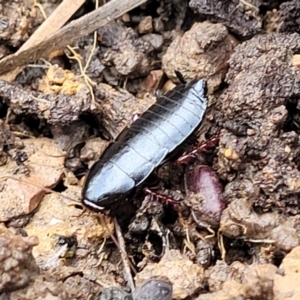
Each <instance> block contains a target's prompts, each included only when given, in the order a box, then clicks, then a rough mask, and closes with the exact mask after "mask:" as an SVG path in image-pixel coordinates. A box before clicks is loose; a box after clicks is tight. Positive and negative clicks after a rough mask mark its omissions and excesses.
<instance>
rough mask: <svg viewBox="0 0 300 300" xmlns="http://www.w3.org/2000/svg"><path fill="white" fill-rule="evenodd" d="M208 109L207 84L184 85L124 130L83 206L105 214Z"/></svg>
mask: <svg viewBox="0 0 300 300" xmlns="http://www.w3.org/2000/svg"><path fill="white" fill-rule="evenodd" d="M206 108H207V98H206V84H205V81H204V80H193V81H191V82H189V83H186V84H181V85H179V86H177V87H175V88H174V89H173V90H171V91H169V92H167V93H166V94H165V95H163V96H161V97H160V98H159V99H158V100H157V102H156V103H155V104H153V105H152V106H151V107H150V108H149V109H148V110H147V111H145V112H144V113H143V114H142V115H141V116H140V117H139V118H138V119H136V120H135V121H134V122H133V123H132V124H131V125H130V126H129V127H128V128H126V129H124V130H123V131H122V132H121V133H120V135H119V136H118V137H117V139H116V140H115V141H114V142H113V143H111V144H110V145H109V146H108V147H107V149H106V150H105V151H104V153H103V154H102V156H101V157H100V159H99V160H98V161H97V162H96V163H95V164H94V165H93V166H92V168H91V170H90V172H89V174H88V176H87V177H86V181H85V184H84V187H83V190H82V201H83V204H84V205H86V206H87V207H89V208H91V209H94V210H95V209H96V210H103V209H109V208H110V206H111V205H112V204H113V203H114V202H116V201H118V200H119V199H121V198H124V197H126V195H127V194H128V193H129V192H131V191H132V190H133V189H134V188H135V187H137V186H138V185H140V184H141V183H142V182H143V181H145V179H147V177H148V176H149V175H150V174H151V173H152V172H153V170H154V169H155V168H156V167H158V166H159V165H160V164H162V163H163V161H164V160H165V158H166V156H167V155H168V154H170V153H172V152H173V151H174V150H175V149H176V148H177V147H178V146H180V145H181V144H182V143H183V142H184V141H185V140H186V139H187V138H188V137H189V136H190V135H191V134H192V133H193V132H194V131H195V130H196V129H197V128H198V126H199V125H200V123H201V121H202V119H203V116H204V114H205V111H206Z"/></svg>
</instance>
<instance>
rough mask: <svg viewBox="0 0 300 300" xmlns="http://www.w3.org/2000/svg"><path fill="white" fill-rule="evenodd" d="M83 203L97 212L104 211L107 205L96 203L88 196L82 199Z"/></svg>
mask: <svg viewBox="0 0 300 300" xmlns="http://www.w3.org/2000/svg"><path fill="white" fill-rule="evenodd" d="M82 203H83V204H84V205H85V206H86V207H87V208H88V209H90V210H92V211H95V212H103V211H104V210H105V207H103V206H99V205H97V204H96V203H94V202H92V201H89V200H88V199H86V198H83V199H82Z"/></svg>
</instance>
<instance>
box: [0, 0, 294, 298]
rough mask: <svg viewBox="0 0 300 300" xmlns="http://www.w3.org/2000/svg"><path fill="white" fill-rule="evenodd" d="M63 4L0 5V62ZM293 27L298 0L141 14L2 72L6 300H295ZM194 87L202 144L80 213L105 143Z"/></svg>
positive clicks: (0, 185)
mask: <svg viewBox="0 0 300 300" xmlns="http://www.w3.org/2000/svg"><path fill="white" fill-rule="evenodd" d="M60 2H61V1H47V0H41V1H40V2H39V5H37V1H33V0H26V1H21V0H13V1H11V0H0V59H3V58H5V57H6V56H8V55H11V54H13V53H16V52H17V51H18V49H20V47H22V45H23V44H24V43H25V42H26V41H27V40H28V39H29V38H30V36H31V35H32V34H33V33H34V32H35V30H36V29H37V28H39V26H40V25H41V24H42V23H43V21H44V16H45V15H47V16H49V15H50V14H52V13H55V10H56V8H57V7H58V5H59V4H60ZM99 2H100V3H99V5H105V3H106V2H107V1H103V3H102V1H99ZM94 9H95V1H92V0H88V1H85V2H84V4H83V5H82V6H81V8H80V9H78V11H77V12H76V13H75V14H74V15H73V16H72V18H71V19H70V20H69V22H70V21H72V20H75V19H78V18H80V17H82V16H83V15H85V14H87V13H89V12H91V11H92V10H94ZM42 12H44V13H42ZM299 25H300V4H299V1H297V0H293V1H268V0H266V1H263V0H243V1H242V0H222V1H219V0H209V1H207V0H162V1H159V0H149V1H147V2H146V3H145V4H143V5H141V6H140V7H138V8H136V9H134V10H132V11H130V12H128V13H125V14H124V15H122V16H121V17H119V18H118V19H116V20H112V21H111V22H110V23H108V24H107V25H105V26H103V27H101V28H99V29H98V30H97V31H96V32H94V33H91V34H90V35H88V36H85V37H83V38H80V39H79V40H77V42H76V43H74V44H71V45H69V46H68V47H66V48H65V49H58V51H56V52H53V53H51V55H50V56H48V57H44V58H43V59H40V60H38V61H35V62H34V61H33V62H32V63H31V64H29V65H26V66H24V67H22V68H18V69H15V70H11V71H9V72H8V73H6V74H0V174H1V175H0V178H1V179H0V300H5V299H28V300H31V299H57V300H58V299H62V300H64V299H97V300H98V299H99V300H100V299H102V300H109V299H120V300H126V299H127V300H130V299H137V300H142V299H149V300H150V299H156V300H158V299H161V300H168V299H169V300H171V299H190V300H196V299H197V300H218V299H220V300H221V299H222V300H234V299H235V300H246V299H250V300H258V299H259V300H273V299H275V300H281V299H282V300H283V299H291V300H292V299H293V300H296V299H300V288H299V282H300V29H299V28H300V26H299ZM194 79H199V80H200V79H203V80H205V81H206V83H207V91H206V95H207V99H208V108H207V110H206V114H205V117H204V119H203V121H202V123H201V126H200V127H199V129H198V130H197V132H195V133H193V134H192V136H191V137H190V138H189V139H188V140H186V141H185V142H184V143H183V144H182V145H181V146H180V147H179V148H178V149H176V153H174V155H172V157H171V158H170V159H169V160H168V161H167V162H165V163H164V164H162V165H161V166H159V167H158V168H157V169H156V170H155V172H153V174H151V175H150V176H149V178H147V180H146V181H145V182H144V183H143V184H142V185H141V186H139V187H138V188H137V189H136V190H134V191H133V192H132V193H131V194H129V195H126V197H125V196H124V199H122V200H119V201H117V202H116V203H114V204H113V205H112V207H111V208H110V210H109V211H106V212H94V211H90V210H88V209H86V208H85V207H84V206H83V204H82V203H81V190H82V187H83V185H84V179H85V176H86V174H87V172H88V170H89V169H90V168H91V166H92V165H93V164H94V163H95V162H96V161H97V160H98V159H99V157H100V156H101V154H102V153H103V151H104V150H105V149H106V147H107V146H108V145H109V143H110V142H112V141H113V140H114V139H115V138H117V136H118V135H119V134H120V133H121V132H122V130H124V129H125V128H126V127H128V126H130V124H131V123H132V122H133V120H134V119H135V118H137V117H139V116H140V115H141V114H142V113H143V112H145V111H146V110H147V109H148V108H149V107H150V106H151V105H152V104H153V103H155V101H156V99H157V98H158V97H160V96H161V95H162V94H164V93H166V92H167V91H169V90H171V89H172V88H174V86H175V85H178V84H183V83H182V81H185V82H189V81H191V80H194ZM175 113H176V112H175ZM171 126H175V127H176V124H171ZM162 130H163V128H162ZM180 134H181V133H180V132H178V135H180ZM199 145H204V146H203V147H202V148H203V149H202V151H200V152H199V153H197V154H196V155H193V156H190V157H188V159H186V160H184V163H183V164H179V163H178V161H177V159H178V158H179V157H181V156H182V155H183V153H187V152H189V151H191V150H192V149H194V148H195V147H197V146H199ZM141 150H143V149H141ZM113 179H114V178H112V180H113ZM106 184H109V183H108V181H107V182H106ZM145 188H149V189H151V191H152V192H150V193H149V192H148V193H146V192H145ZM98 189H99V190H100V189H101V186H99V187H98ZM107 189H108V188H107V187H106V190H107ZM117 224H118V225H117ZM117 240H118V243H117V242H116V241H117ZM120 249H121V250H120ZM134 286H135V289H134Z"/></svg>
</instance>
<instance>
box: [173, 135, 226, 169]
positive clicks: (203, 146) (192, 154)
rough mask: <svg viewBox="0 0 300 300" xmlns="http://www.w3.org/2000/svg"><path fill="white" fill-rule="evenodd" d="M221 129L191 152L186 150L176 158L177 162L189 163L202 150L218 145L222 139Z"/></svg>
mask: <svg viewBox="0 0 300 300" xmlns="http://www.w3.org/2000/svg"><path fill="white" fill-rule="evenodd" d="M220 137H221V135H220V131H219V132H218V133H217V134H216V135H214V136H213V137H212V138H210V139H209V140H207V141H206V142H204V143H202V144H200V145H199V146H198V147H196V148H195V149H193V150H192V151H190V152H185V153H183V155H182V156H180V157H179V158H178V159H177V160H176V164H178V165H180V164H186V163H188V162H189V161H190V160H191V159H192V158H196V157H197V155H198V154H200V153H201V152H203V151H205V150H207V149H208V148H211V147H213V146H216V145H217V144H218V142H219V140H220Z"/></svg>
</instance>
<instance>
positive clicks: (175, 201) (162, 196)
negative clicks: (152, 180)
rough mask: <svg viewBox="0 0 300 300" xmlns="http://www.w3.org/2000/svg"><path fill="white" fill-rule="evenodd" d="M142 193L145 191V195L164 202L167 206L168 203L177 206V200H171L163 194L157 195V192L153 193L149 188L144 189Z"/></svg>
mask: <svg viewBox="0 0 300 300" xmlns="http://www.w3.org/2000/svg"><path fill="white" fill-rule="evenodd" d="M144 191H145V192H146V193H147V194H149V195H151V196H153V197H155V198H156V199H159V200H162V201H164V202H165V203H167V204H168V203H171V204H178V201H177V200H175V199H173V198H171V197H169V196H167V195H165V194H162V193H159V192H157V191H153V190H151V189H149V188H145V189H144Z"/></svg>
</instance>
